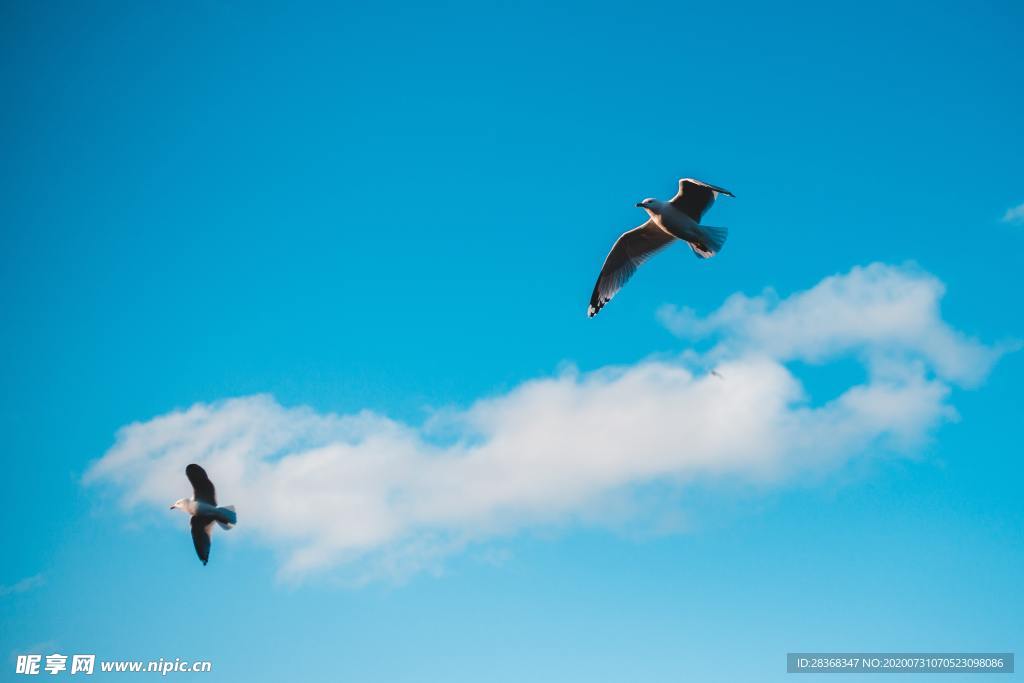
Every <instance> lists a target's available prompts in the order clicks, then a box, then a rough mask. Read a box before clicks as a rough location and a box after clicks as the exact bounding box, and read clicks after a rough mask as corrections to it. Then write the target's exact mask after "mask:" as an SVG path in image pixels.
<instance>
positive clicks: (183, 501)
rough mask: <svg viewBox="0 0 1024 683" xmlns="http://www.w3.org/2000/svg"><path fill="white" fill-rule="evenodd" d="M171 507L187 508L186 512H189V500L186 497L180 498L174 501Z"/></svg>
mask: <svg viewBox="0 0 1024 683" xmlns="http://www.w3.org/2000/svg"><path fill="white" fill-rule="evenodd" d="M171 509H172V510H185V511H186V512H188V500H186V499H184V498H179V499H178V500H176V501H174V505H172V506H171Z"/></svg>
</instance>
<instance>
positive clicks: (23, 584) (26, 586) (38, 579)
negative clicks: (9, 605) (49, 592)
mask: <svg viewBox="0 0 1024 683" xmlns="http://www.w3.org/2000/svg"><path fill="white" fill-rule="evenodd" d="M44 583H46V579H44V578H43V575H42V574H35V575H33V576H28V577H25V578H24V579H22V580H21V581H17V582H15V583H12V584H10V585H4V586H0V597H3V596H6V595H13V594H15V593H25V592H27V591H30V590H32V589H33V588H39V587H40V586H42V585H43V584H44Z"/></svg>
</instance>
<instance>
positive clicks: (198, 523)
mask: <svg viewBox="0 0 1024 683" xmlns="http://www.w3.org/2000/svg"><path fill="white" fill-rule="evenodd" d="M185 476H186V477H188V480H189V481H190V482H192V497H191V498H182V499H181V500H177V501H175V503H174V505H172V506H171V509H172V510H174V509H178V510H184V511H185V512H187V513H188V514H189V516H190V517H191V518H192V519H191V523H192V543H194V544H195V546H196V554H197V555H199V559H200V560H202V561H203V564H204V565H205V564H206V563H207V561H209V559H210V532H211V531H213V523H214V522H217V524H219V525H220V527H221V528H222V529H230V528H231V527H233V526H234V525H235V524H236V523H237V522H238V517H237V516H236V515H235V506H234V505H225V506H224V507H217V492H216V491H215V490H214V488H213V482H212V481H210V478H209V477H208V476H206V470H204V469H203V468H202V467H200V466H199V465H195V464H193V465H189V466H188V467H186V468H185Z"/></svg>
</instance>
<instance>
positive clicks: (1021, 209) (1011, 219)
mask: <svg viewBox="0 0 1024 683" xmlns="http://www.w3.org/2000/svg"><path fill="white" fill-rule="evenodd" d="M1003 222H1004V223H1013V224H1014V225H1024V204H1018V205H1017V206H1014V207H1011V208H1009V209H1007V210H1006V213H1005V214H1003Z"/></svg>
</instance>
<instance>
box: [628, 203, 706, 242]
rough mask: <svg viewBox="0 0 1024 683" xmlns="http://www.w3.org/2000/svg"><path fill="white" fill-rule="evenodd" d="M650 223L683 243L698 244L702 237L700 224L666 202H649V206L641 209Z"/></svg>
mask: <svg viewBox="0 0 1024 683" xmlns="http://www.w3.org/2000/svg"><path fill="white" fill-rule="evenodd" d="M642 208H643V210H644V211H646V212H647V215H648V216H650V217H651V221H652V222H653V223H654V224H655V225H656V226H658V227H659V228H661V229H662V230H664V231H665V234H667V235H671V236H672V237H675V238H676V239H681V240H683V241H684V242H690V243H693V242H698V241H700V239H701V237H702V236H703V232H702V231H701V227H700V224H699V223H697V221H695V220H693V219H692V218H690V217H689V216H687V215H686V214H685V213H683V212H682V211H680V210H679V209H677V208H675V207H674V206H672V205H671V204H669V203H668V202H661V201H658V200H657V199H652V200H649V205H648V206H644V207H642Z"/></svg>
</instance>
